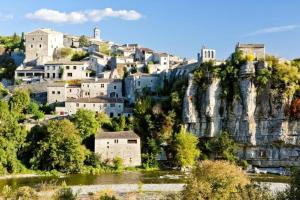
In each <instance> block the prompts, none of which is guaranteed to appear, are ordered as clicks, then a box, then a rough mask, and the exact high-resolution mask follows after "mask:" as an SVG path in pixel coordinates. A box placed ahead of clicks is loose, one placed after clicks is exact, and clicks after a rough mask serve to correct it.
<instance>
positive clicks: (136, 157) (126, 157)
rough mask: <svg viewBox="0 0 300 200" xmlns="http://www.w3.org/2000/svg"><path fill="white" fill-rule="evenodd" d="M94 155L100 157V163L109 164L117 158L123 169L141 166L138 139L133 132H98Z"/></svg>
mask: <svg viewBox="0 0 300 200" xmlns="http://www.w3.org/2000/svg"><path fill="white" fill-rule="evenodd" d="M95 153H97V154H100V155H101V159H102V161H110V162H111V161H113V159H115V158H116V157H119V158H121V159H122V160H123V164H124V166H125V167H135V166H140V165H141V164H142V161H141V141H140V137H139V136H138V135H137V134H135V133H134V132H133V131H120V132H103V131H99V132H98V134H97V136H96V138H95Z"/></svg>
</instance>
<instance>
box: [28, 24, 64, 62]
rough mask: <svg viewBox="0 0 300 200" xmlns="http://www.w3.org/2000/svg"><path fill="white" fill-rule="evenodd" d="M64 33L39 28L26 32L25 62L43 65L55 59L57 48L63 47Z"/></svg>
mask: <svg viewBox="0 0 300 200" xmlns="http://www.w3.org/2000/svg"><path fill="white" fill-rule="evenodd" d="M63 38H64V37H63V33H60V32H57V31H53V30H51V29H46V28H42V29H38V30H35V31H33V32H30V33H26V34H25V52H26V56H25V63H32V64H36V65H43V64H44V63H46V62H49V61H52V60H53V54H54V52H55V50H56V49H58V48H61V47H63V45H64V44H63V43H64V39H63Z"/></svg>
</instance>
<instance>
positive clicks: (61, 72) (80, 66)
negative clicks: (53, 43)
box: [44, 61, 92, 81]
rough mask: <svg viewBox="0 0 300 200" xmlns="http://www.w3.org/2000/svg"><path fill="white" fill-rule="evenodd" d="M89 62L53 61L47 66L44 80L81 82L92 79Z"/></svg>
mask: <svg viewBox="0 0 300 200" xmlns="http://www.w3.org/2000/svg"><path fill="white" fill-rule="evenodd" d="M91 72H92V71H91V70H90V67H89V65H88V62H82V61H51V62H47V63H46V64H45V70H44V73H45V75H44V78H45V79H50V80H62V81H69V80H81V79H89V78H90V77H91Z"/></svg>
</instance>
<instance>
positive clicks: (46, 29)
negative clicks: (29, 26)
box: [27, 28, 63, 35]
mask: <svg viewBox="0 0 300 200" xmlns="http://www.w3.org/2000/svg"><path fill="white" fill-rule="evenodd" d="M37 31H42V32H45V33H47V34H63V33H61V32H58V31H54V30H52V29H50V28H40V29H37V30H34V31H32V32H29V33H27V35H28V34H34V33H35V32H37Z"/></svg>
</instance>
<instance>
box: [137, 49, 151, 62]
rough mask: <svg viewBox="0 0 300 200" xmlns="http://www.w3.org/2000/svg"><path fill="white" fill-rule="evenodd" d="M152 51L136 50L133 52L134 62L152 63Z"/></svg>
mask: <svg viewBox="0 0 300 200" xmlns="http://www.w3.org/2000/svg"><path fill="white" fill-rule="evenodd" d="M153 53H154V51H153V50H152V49H149V48H137V49H136V51H135V60H136V61H140V62H143V63H145V62H149V61H152V56H153Z"/></svg>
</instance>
